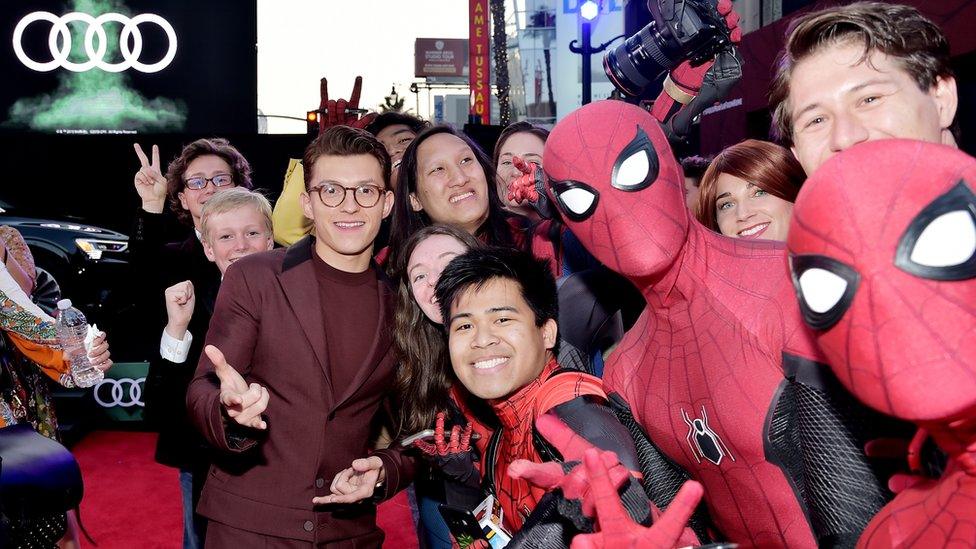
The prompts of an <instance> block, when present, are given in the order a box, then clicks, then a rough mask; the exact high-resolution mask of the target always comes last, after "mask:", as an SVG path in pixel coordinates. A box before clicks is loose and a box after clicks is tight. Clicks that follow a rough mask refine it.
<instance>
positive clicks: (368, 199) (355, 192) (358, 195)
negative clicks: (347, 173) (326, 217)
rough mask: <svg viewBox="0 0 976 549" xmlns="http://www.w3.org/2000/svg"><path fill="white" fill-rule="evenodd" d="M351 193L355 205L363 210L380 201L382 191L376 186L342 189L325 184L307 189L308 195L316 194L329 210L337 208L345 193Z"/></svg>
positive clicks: (339, 186)
mask: <svg viewBox="0 0 976 549" xmlns="http://www.w3.org/2000/svg"><path fill="white" fill-rule="evenodd" d="M349 191H352V196H353V199H355V201H356V204H359V206H360V207H363V208H372V207H373V206H375V205H376V203H377V202H379V201H380V196H382V195H383V189H381V188H379V187H378V186H376V185H358V186H356V187H343V186H342V185H338V184H336V183H326V184H324V185H319V186H318V187H313V188H311V189H309V191H308V192H309V193H317V194H318V195H319V200H321V201H322V204H325V205H326V206H328V207H330V208H337V207H339V206H340V205H341V204H342V202H343V201H344V200H345V199H346V193H347V192H349Z"/></svg>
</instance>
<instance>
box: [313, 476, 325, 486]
mask: <svg viewBox="0 0 976 549" xmlns="http://www.w3.org/2000/svg"><path fill="white" fill-rule="evenodd" d="M323 486H325V479H321V478H317V479H315V487H316V488H321V487H323Z"/></svg>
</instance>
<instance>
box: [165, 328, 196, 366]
mask: <svg viewBox="0 0 976 549" xmlns="http://www.w3.org/2000/svg"><path fill="white" fill-rule="evenodd" d="M191 343H193V334H191V333H190V331H189V330H187V331H186V333H185V334H184V335H183V339H182V340H180V339H176V338H175V337H173V336H171V335H169V334H167V333H166V330H163V337H162V339H161V340H160V341H159V356H161V357H163V358H164V359H166V360H168V361H170V362H175V363H176V364H182V363H183V362H186V355H188V354H189V353H190V344H191Z"/></svg>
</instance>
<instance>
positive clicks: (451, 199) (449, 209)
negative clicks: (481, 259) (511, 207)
mask: <svg viewBox="0 0 976 549" xmlns="http://www.w3.org/2000/svg"><path fill="white" fill-rule="evenodd" d="M494 182H495V169H494V166H492V164H491V160H490V159H489V158H488V157H487V155H485V153H484V152H483V151H482V150H481V148H479V147H478V145H477V144H475V142H474V141H472V140H471V138H469V137H468V136H466V135H464V134H463V133H461V132H459V131H457V130H455V129H454V128H451V127H450V126H433V127H431V128H427V129H426V130H424V131H423V132H421V134H420V135H418V136H417V138H416V139H414V140H413V142H412V143H411V144H410V146H409V147H407V150H406V152H404V153H403V159H402V162H401V163H400V175H399V182H398V184H397V188H396V201H395V202H394V205H393V225H392V228H391V230H390V246H389V249H390V253H391V256H390V260H391V262H390V264H391V265H394V264H397V263H398V262H399V261H400V258H399V257H398V256H399V254H402V253H403V250H404V245H405V243H406V241H407V239H408V238H409V237H410V236H411V235H412V234H413V233H415V232H417V231H418V230H419V229H421V228H423V227H426V226H428V225H432V224H434V223H442V224H445V225H453V226H456V227H459V228H461V229H463V230H464V231H466V232H468V233H469V234H472V235H474V236H476V237H478V239H479V240H481V241H482V242H484V243H485V244H491V245H500V246H513V245H516V244H518V243H519V239H518V238H516V237H515V235H514V232H517V230H513V224H512V223H511V222H510V221H509V220H510V218H511V217H512V214H510V213H508V212H506V211H505V209H504V207H503V204H502V202H501V199H499V197H498V194H497V193H496V192H495V188H494ZM515 225H518V223H516V224H515Z"/></svg>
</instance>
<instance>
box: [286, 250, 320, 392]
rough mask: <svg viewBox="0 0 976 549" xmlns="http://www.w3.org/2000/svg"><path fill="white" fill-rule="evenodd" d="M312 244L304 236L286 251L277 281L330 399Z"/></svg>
mask: <svg viewBox="0 0 976 549" xmlns="http://www.w3.org/2000/svg"><path fill="white" fill-rule="evenodd" d="M312 242H313V240H312V238H311V237H308V236H307V237H305V238H303V239H301V240H299V241H298V242H296V243H295V244H293V245H292V246H291V247H290V248H288V251H287V252H286V253H285V259H284V262H283V263H282V267H281V271H282V272H281V275H280V276H279V280H280V281H281V287H282V289H283V290H284V292H285V297H286V298H287V299H288V304H289V305H290V306H291V309H292V311H294V313H295V316H296V317H297V318H298V319H299V324H301V326H302V331H303V332H304V333H305V338H306V339H307V340H308V344H309V346H310V347H311V348H312V352H313V353H315V360H316V361H317V362H318V364H319V367H320V368H322V375H324V376H325V380H326V383H327V384H328V386H329V395H330V396H331V395H333V390H334V389H333V387H332V375H331V372H330V370H329V353H328V351H327V350H326V341H325V319H324V316H323V313H322V304H321V298H320V297H319V285H318V282H317V281H316V279H315V267H314V265H312V253H314V250H313V249H312Z"/></svg>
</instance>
